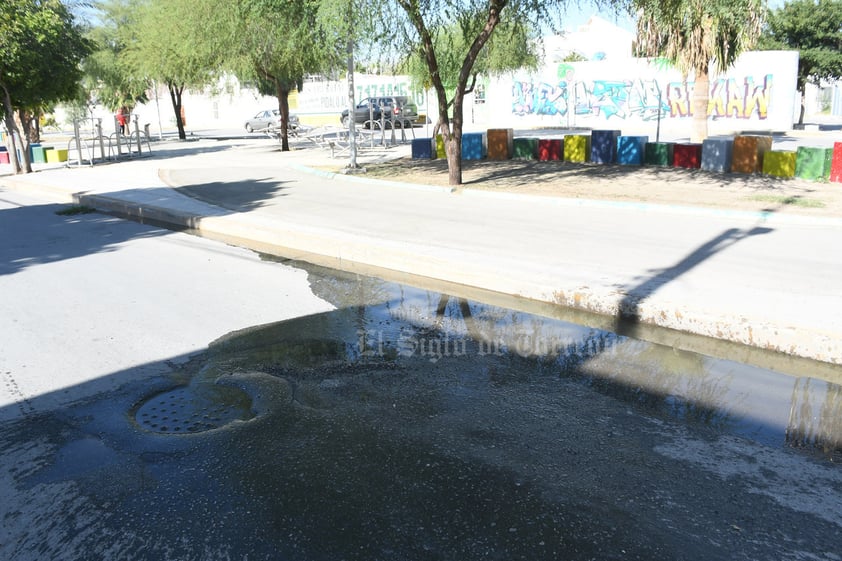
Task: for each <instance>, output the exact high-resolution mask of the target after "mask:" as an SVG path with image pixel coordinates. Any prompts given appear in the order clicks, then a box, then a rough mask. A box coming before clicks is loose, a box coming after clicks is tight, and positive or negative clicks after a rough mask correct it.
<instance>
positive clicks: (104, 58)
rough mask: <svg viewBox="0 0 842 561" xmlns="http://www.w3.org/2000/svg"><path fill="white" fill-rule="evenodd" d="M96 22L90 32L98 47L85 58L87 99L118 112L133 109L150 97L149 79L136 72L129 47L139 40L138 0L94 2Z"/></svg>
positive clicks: (90, 37)
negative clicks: (137, 26) (130, 58)
mask: <svg viewBox="0 0 842 561" xmlns="http://www.w3.org/2000/svg"><path fill="white" fill-rule="evenodd" d="M93 8H94V10H95V11H96V20H97V24H96V25H95V26H92V27H91V29H90V31H89V32H88V34H87V37H88V39H90V40H91V41H92V42H93V43H94V44H95V45H96V49H95V50H94V52H93V53H91V55H90V56H89V57H87V58H86V59H85V62H84V64H83V68H84V70H85V79H84V80H83V85H84V87H85V90H86V91H87V92H88V93H87V98H88V99H86V100H85V101H91V102H94V103H101V104H102V105H103V106H104V107H106V108H108V109H109V110H110V111H112V112H115V111H117V110H119V109H120V108H121V107H126V108H127V109H128V110H129V111H131V110H133V109H134V107H135V105H137V104H138V103H145V102H146V101H147V100H148V98H147V95H146V91H147V89H148V86H149V84H148V80H146V77H145V76H138V75H137V74H136V73H135V72H134V68H133V67H132V65H131V63H130V60H129V57H128V50H129V48H130V47H131V46H132V45H134V44H135V43H136V41H137V38H136V37H135V34H134V33H135V29H136V26H135V22H136V15H137V8H138V2H137V1H136V0H103V1H100V2H95V3H94V4H93Z"/></svg>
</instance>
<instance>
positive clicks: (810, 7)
mask: <svg viewBox="0 0 842 561" xmlns="http://www.w3.org/2000/svg"><path fill="white" fill-rule="evenodd" d="M759 46H760V48H762V49H766V50H777V49H793V50H797V51H798V90H799V91H800V92H801V114H800V116H799V119H798V122H799V124H801V123H803V122H804V93H805V92H804V90H805V86H806V84H808V83H812V84H816V85H819V83H820V82H821V81H822V80H838V79H839V78H842V0H793V1H791V2H788V3H786V4H784V5H783V6H782V7H780V8H778V9H776V10H771V11H770V12H769V14H768V15H767V20H766V26H765V27H764V28H763V34H762V35H761V37H760V42H759Z"/></svg>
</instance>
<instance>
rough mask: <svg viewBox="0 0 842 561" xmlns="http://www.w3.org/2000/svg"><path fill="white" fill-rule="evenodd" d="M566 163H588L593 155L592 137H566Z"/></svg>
mask: <svg viewBox="0 0 842 561" xmlns="http://www.w3.org/2000/svg"><path fill="white" fill-rule="evenodd" d="M563 152H564V161H565V162H587V161H588V157H589V156H590V155H591V135H589V134H569V135H566V136H565V137H564V149H563Z"/></svg>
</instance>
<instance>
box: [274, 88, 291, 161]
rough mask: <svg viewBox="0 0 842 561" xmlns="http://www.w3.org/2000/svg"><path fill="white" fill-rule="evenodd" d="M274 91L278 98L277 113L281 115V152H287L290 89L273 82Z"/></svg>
mask: <svg viewBox="0 0 842 561" xmlns="http://www.w3.org/2000/svg"><path fill="white" fill-rule="evenodd" d="M275 90H276V91H277V96H278V111H280V113H281V130H280V131H279V132H280V135H281V137H280V140H281V152H289V92H290V88H287V87H284V86H283V85H281V83H280V82H278V81H276V82H275Z"/></svg>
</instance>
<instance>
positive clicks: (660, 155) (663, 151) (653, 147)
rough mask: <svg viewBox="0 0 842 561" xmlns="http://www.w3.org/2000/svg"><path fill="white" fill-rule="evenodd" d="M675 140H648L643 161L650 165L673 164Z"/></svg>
mask: <svg viewBox="0 0 842 561" xmlns="http://www.w3.org/2000/svg"><path fill="white" fill-rule="evenodd" d="M674 149H675V143H674V142H647V143H646V146H645V147H644V157H643V161H644V163H645V164H646V165H649V166H672V159H673V155H674V154H673V152H674Z"/></svg>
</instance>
